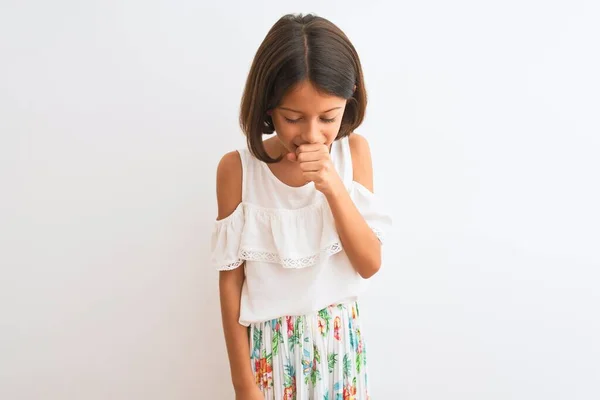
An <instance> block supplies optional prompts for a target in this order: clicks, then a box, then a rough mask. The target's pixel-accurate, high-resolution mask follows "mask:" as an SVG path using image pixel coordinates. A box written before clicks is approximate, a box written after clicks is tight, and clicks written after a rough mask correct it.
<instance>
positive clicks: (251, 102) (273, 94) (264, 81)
mask: <svg viewBox="0 0 600 400" xmlns="http://www.w3.org/2000/svg"><path fill="white" fill-rule="evenodd" d="M305 79H308V80H309V81H310V82H311V83H313V84H314V85H315V86H316V87H317V88H318V89H319V90H322V91H323V92H324V93H327V94H331V95H334V96H338V97H342V98H344V99H347V100H348V102H347V104H346V109H345V111H344V116H343V117H342V123H341V126H340V130H339V132H338V135H337V137H336V140H337V139H340V138H343V137H344V136H347V135H349V134H350V133H351V132H353V131H354V130H355V129H356V128H357V127H358V126H359V125H360V124H361V123H362V121H363V118H364V115H365V109H366V107H367V93H366V90H365V85H364V79H363V72H362V67H361V63H360V59H359V57H358V54H357V52H356V50H355V49H354V46H353V45H352V43H351V42H350V40H349V39H348V37H347V36H346V35H345V34H344V32H342V31H341V30H340V29H339V28H338V27H337V26H336V25H334V24H333V23H332V22H330V21H328V20H327V19H325V18H322V17H318V16H316V15H314V14H308V15H302V14H287V15H284V16H283V17H281V18H280V19H279V20H278V21H277V22H276V23H275V24H274V25H273V26H272V27H271V29H270V30H269V32H268V33H267V36H266V37H265V39H264V40H263V42H262V43H261V45H260V46H259V48H258V50H257V52H256V55H255V56H254V60H253V61H252V66H251V67H250V72H249V74H248V78H247V80H246V86H245V88H244V93H243V95H242V102H241V108H240V126H241V128H242V131H243V132H244V134H245V135H246V140H247V143H248V148H249V149H250V151H251V152H252V154H253V155H254V156H255V157H256V158H258V159H259V160H262V161H264V162H267V163H273V162H277V161H279V159H273V158H271V157H269V155H268V154H267V152H266V151H265V148H264V145H263V139H262V136H263V135H268V134H272V133H273V132H274V131H275V127H274V126H273V120H272V119H271V116H269V115H267V110H269V109H272V108H274V107H276V106H278V105H279V103H280V101H281V99H282V97H283V96H284V94H285V93H286V91H287V90H288V89H290V88H291V87H292V86H294V85H295V84H297V83H299V82H301V81H303V80H305ZM355 86H356V89H354V87H355Z"/></svg>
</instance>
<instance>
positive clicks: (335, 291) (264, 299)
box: [211, 137, 391, 326]
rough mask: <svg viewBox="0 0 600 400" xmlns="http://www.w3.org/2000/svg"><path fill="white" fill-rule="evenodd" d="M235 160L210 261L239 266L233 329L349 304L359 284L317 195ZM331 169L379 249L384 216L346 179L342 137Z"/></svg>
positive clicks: (347, 157)
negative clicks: (236, 186)
mask: <svg viewBox="0 0 600 400" xmlns="http://www.w3.org/2000/svg"><path fill="white" fill-rule="evenodd" d="M238 152H239V154H240V158H241V161H242V176H243V178H242V202H241V203H240V205H239V206H238V207H237V208H236V209H235V211H234V212H233V213H232V214H231V215H229V216H228V217H227V218H224V219H222V220H219V221H216V222H215V225H214V229H213V234H212V241H211V251H212V263H213V265H214V267H215V268H216V269H218V270H231V269H235V268H237V267H239V266H240V265H242V264H243V263H244V262H245V263H246V264H245V274H246V279H245V281H244V284H243V287H242V296H241V304H240V319H239V323H240V324H242V325H244V326H248V325H250V324H251V323H255V322H262V321H267V320H270V319H273V318H278V317H282V316H287V315H305V314H308V313H311V312H315V311H317V310H320V309H322V308H324V307H326V306H328V305H330V304H334V303H339V302H344V301H352V300H356V299H357V298H358V296H359V294H360V293H361V292H362V291H363V290H364V288H365V283H366V280H364V279H363V278H362V277H361V276H360V275H359V274H358V273H357V272H356V270H355V269H354V268H353V267H352V265H351V263H350V260H349V259H348V257H347V255H346V252H345V251H344V249H343V248H342V246H341V243H340V238H339V236H338V233H337V230H336V227H335V221H334V219H333V215H332V213H331V210H330V208H329V204H328V203H327V200H326V198H325V196H324V195H323V194H322V193H321V192H319V191H318V190H316V189H315V187H314V184H313V183H312V182H311V183H308V184H306V185H304V186H301V187H292V186H288V185H287V184H285V183H283V182H282V181H280V180H279V179H278V178H277V177H276V176H275V175H274V174H273V173H272V172H271V169H270V168H269V166H268V165H267V164H266V163H264V162H262V161H260V160H258V159H256V158H255V157H254V156H253V155H252V154H251V153H250V151H249V150H248V149H240V150H238ZM331 160H332V162H333V164H334V165H335V168H336V170H337V172H338V173H339V175H340V177H341V178H342V181H343V182H344V184H345V186H346V189H347V190H348V192H349V194H350V196H351V198H352V200H353V201H354V204H355V205H356V206H357V208H358V210H359V211H360V212H361V214H362V215H363V217H364V218H365V220H366V222H367V223H368V224H369V226H370V227H371V228H372V229H373V231H374V232H375V234H376V235H377V237H378V238H379V240H380V241H381V242H382V243H383V238H384V234H385V233H386V231H387V230H388V229H389V228H391V218H390V216H389V215H388V214H387V213H386V212H385V211H384V208H383V206H382V204H380V203H379V201H378V198H377V197H376V196H375V195H374V194H373V193H372V192H370V191H369V190H368V189H366V188H365V187H364V186H362V185H361V184H360V183H358V182H355V181H354V180H353V172H352V158H351V153H350V144H349V139H348V138H347V137H346V138H343V139H340V140H337V141H335V142H334V143H333V144H332V147H331Z"/></svg>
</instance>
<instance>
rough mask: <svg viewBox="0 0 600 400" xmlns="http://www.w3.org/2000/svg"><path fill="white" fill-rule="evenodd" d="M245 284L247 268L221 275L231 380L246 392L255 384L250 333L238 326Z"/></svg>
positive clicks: (220, 290)
mask: <svg viewBox="0 0 600 400" xmlns="http://www.w3.org/2000/svg"><path fill="white" fill-rule="evenodd" d="M243 282H244V274H243V266H240V267H238V268H237V269H236V270H233V271H222V272H220V273H219V292H220V300H221V317H222V322H223V332H224V335H225V343H226V346H227V353H228V356H229V367H230V371H231V380H232V383H233V386H234V388H235V389H236V390H243V389H245V388H247V387H251V386H252V385H254V384H255V383H254V376H253V374H252V369H251V367H250V365H251V364H250V344H249V340H248V330H247V328H246V327H245V326H242V325H240V324H239V322H238V320H239V315H240V297H241V292H242V284H243Z"/></svg>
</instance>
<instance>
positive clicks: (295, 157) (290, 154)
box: [285, 152, 298, 162]
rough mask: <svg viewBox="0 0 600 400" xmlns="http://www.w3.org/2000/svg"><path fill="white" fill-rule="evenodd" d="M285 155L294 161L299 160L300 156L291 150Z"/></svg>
mask: <svg viewBox="0 0 600 400" xmlns="http://www.w3.org/2000/svg"><path fill="white" fill-rule="evenodd" d="M285 156H286V158H287V159H288V160H289V161H292V162H295V161H298V157H297V156H296V154H295V153H291V152H290V153H287V154H286V155H285Z"/></svg>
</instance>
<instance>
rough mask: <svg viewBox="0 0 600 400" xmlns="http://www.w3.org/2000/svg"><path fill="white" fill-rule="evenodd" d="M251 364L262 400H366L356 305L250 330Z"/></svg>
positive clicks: (364, 361)
mask: <svg viewBox="0 0 600 400" xmlns="http://www.w3.org/2000/svg"><path fill="white" fill-rule="evenodd" d="M249 334H250V350H251V363H252V370H253V372H254V377H255V379H256V384H257V385H258V386H259V388H260V389H261V391H262V392H263V394H264V396H265V399H266V400H368V399H369V395H368V390H367V368H366V367H367V358H366V351H365V343H364V341H363V338H362V335H361V330H360V322H359V312H358V304H357V303H356V302H352V303H347V304H337V305H331V306H329V307H326V308H324V309H322V310H319V311H318V312H316V313H315V314H311V315H305V316H293V317H281V318H276V319H273V320H270V321H266V322H261V323H255V324H252V325H250V327H249Z"/></svg>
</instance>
